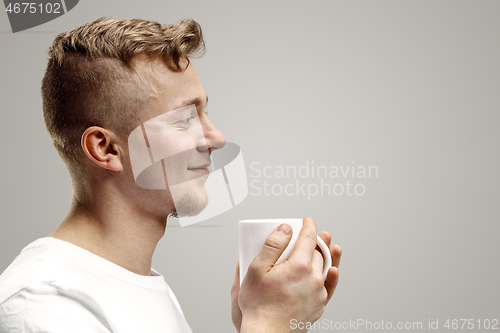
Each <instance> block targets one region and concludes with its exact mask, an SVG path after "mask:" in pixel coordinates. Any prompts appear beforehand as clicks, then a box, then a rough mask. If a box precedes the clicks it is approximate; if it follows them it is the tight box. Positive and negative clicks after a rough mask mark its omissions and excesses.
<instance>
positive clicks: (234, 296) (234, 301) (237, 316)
mask: <svg viewBox="0 0 500 333" xmlns="http://www.w3.org/2000/svg"><path fill="white" fill-rule="evenodd" d="M239 293H240V262H239V261H238V263H237V264H236V274H235V275H234V282H233V286H232V287H231V318H232V320H233V325H234V327H236V329H237V330H238V332H239V331H240V329H239V327H240V326H241V317H242V314H241V309H240V305H239V303H238V295H239Z"/></svg>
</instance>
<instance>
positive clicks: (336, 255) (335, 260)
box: [330, 244, 342, 268]
mask: <svg viewBox="0 0 500 333" xmlns="http://www.w3.org/2000/svg"><path fill="white" fill-rule="evenodd" d="M330 253H331V255H332V266H335V267H337V268H338V267H339V265H340V257H342V248H341V247H340V246H338V245H337V244H335V245H332V247H331V248H330Z"/></svg>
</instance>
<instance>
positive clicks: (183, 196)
mask: <svg viewBox="0 0 500 333" xmlns="http://www.w3.org/2000/svg"><path fill="white" fill-rule="evenodd" d="M181 190H182V189H179V190H178V191H172V192H173V193H172V197H173V198H174V200H173V201H174V206H175V210H174V212H172V213H171V214H170V216H172V217H176V218H179V217H190V216H196V215H198V214H200V213H201V212H202V211H203V209H205V207H206V206H207V205H208V195H207V192H206V190H205V189H203V191H196V190H194V189H193V188H190V189H187V190H185V191H183V193H179V192H180V191H181ZM176 192H177V193H176Z"/></svg>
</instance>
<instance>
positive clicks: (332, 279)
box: [325, 266, 339, 303]
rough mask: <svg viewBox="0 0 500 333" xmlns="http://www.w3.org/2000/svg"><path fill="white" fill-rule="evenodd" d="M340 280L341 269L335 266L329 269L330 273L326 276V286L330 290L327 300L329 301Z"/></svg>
mask: <svg viewBox="0 0 500 333" xmlns="http://www.w3.org/2000/svg"><path fill="white" fill-rule="evenodd" d="M338 282H339V269H338V268H337V267H335V266H332V267H330V269H329V270H328V275H327V276H326V281H325V288H326V291H327V292H328V297H327V300H326V302H327V303H328V302H329V301H330V299H331V298H332V296H333V293H334V292H335V288H336V287H337V284H338Z"/></svg>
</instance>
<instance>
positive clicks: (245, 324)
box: [231, 217, 342, 333]
mask: <svg viewBox="0 0 500 333" xmlns="http://www.w3.org/2000/svg"><path fill="white" fill-rule="evenodd" d="M316 233H317V230H316V223H314V221H313V219H312V218H311V217H306V218H305V219H304V225H303V227H302V230H301V232H300V235H299V238H298V239H297V243H296V245H295V248H294V250H293V252H292V254H291V255H290V257H289V258H288V259H287V260H286V261H285V262H284V263H282V264H279V265H276V266H274V263H275V262H276V261H277V260H278V258H279V257H280V255H281V253H282V252H283V251H284V249H285V248H286V246H287V245H288V243H289V242H290V239H291V236H292V234H291V228H290V226H288V225H286V224H284V225H281V226H279V227H278V228H277V229H276V230H275V231H274V232H273V233H272V234H271V236H269V238H268V239H267V240H266V243H265V244H264V246H263V247H262V250H261V251H260V252H259V254H258V255H257V257H256V258H255V259H254V260H253V261H252V263H251V264H250V266H249V267H248V272H247V275H246V276H245V279H244V280H243V282H242V285H241V288H240V278H239V268H238V267H236V276H235V279H234V283H233V287H232V289H231V312H232V319H233V324H234V326H235V327H236V329H237V330H238V332H240V333H246V332H252V333H257V332H289V331H294V332H296V331H295V330H292V329H291V328H290V321H291V320H292V319H295V320H297V322H311V323H312V322H315V321H316V320H318V319H319V318H320V317H321V315H322V314H323V312H324V309H325V306H326V304H327V303H328V302H329V301H330V299H331V297H332V295H333V292H334V291H335V287H336V286H337V283H338V278H339V271H338V266H339V264H340V257H341V255H342V249H341V248H340V246H338V245H333V246H332V247H330V254H331V256H332V267H330V269H329V271H328V276H327V278H326V281H324V280H323V273H322V271H323V257H322V255H321V253H320V252H318V251H317V250H315V249H316ZM319 236H320V237H321V238H322V239H323V240H324V241H325V243H326V244H327V245H328V246H330V241H331V236H330V234H329V233H328V232H326V231H323V232H321V233H320V234H319ZM305 331H306V330H304V331H303V332H305Z"/></svg>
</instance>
